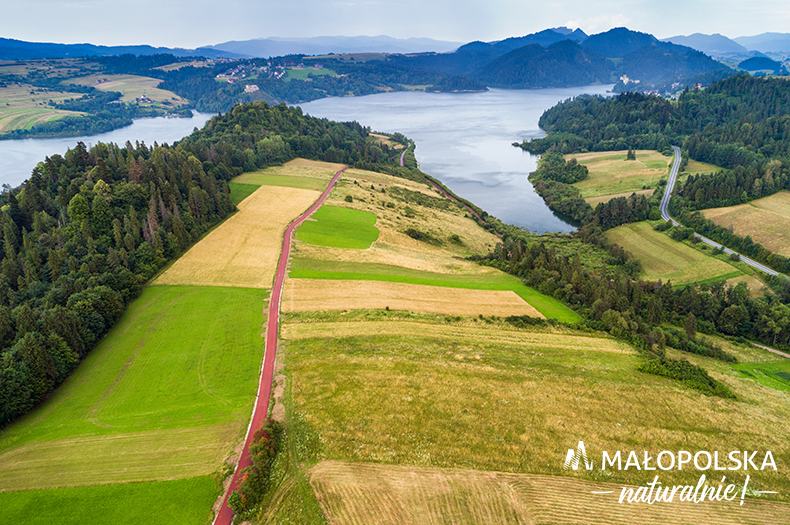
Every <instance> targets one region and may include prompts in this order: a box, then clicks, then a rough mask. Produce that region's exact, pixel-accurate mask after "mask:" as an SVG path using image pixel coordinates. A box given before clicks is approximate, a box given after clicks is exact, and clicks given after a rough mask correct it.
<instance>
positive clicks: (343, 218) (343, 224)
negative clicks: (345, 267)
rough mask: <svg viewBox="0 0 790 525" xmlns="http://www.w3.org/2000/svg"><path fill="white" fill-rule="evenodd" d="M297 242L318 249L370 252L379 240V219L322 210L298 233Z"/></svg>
mask: <svg viewBox="0 0 790 525" xmlns="http://www.w3.org/2000/svg"><path fill="white" fill-rule="evenodd" d="M295 237H296V239H297V240H299V241H302V242H305V243H307V244H312V245H314V246H326V247H329V248H346V249H353V250H366V249H368V248H370V245H371V244H373V243H374V242H375V241H376V239H378V238H379V229H378V228H376V215H374V214H373V213H370V212H366V211H360V210H354V209H350V208H340V207H337V206H322V207H321V208H319V209H318V210H317V211H316V212H315V213H313V215H312V217H311V218H310V220H307V221H305V222H304V223H303V224H302V225H301V226H299V228H298V229H297V230H296V235H295Z"/></svg>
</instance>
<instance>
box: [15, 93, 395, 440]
mask: <svg viewBox="0 0 790 525" xmlns="http://www.w3.org/2000/svg"><path fill="white" fill-rule="evenodd" d="M390 153H392V152H390V151H389V149H388V147H387V146H386V145H384V144H381V143H378V142H376V141H373V140H370V139H368V137H367V130H366V129H365V128H363V127H362V126H360V125H359V124H357V123H345V124H340V123H335V122H330V121H327V120H323V119H316V118H312V117H308V116H305V115H302V113H301V110H299V109H298V108H289V107H286V106H285V105H278V106H269V105H267V104H265V103H263V102H258V103H254V104H250V105H246V106H237V107H236V108H234V109H233V111H231V112H230V113H228V114H226V115H222V116H218V117H214V118H213V119H212V120H210V121H209V122H208V124H207V125H206V127H205V128H204V129H203V130H201V131H198V132H195V133H194V134H193V135H191V136H190V137H188V138H187V139H185V140H184V141H182V142H181V143H179V144H176V145H174V146H167V145H163V146H155V147H149V146H146V145H145V144H135V145H133V144H130V143H128V142H127V143H126V144H125V145H123V146H120V145H116V144H103V143H98V144H96V146H94V147H92V148H90V149H88V148H87V147H86V146H85V145H84V144H82V143H78V144H77V146H76V147H75V148H73V149H70V150H68V151H67V152H66V154H65V155H64V156H60V155H53V156H51V157H48V158H47V159H46V160H44V161H43V162H41V163H39V165H38V166H37V167H36V168H35V170H34V172H33V174H32V176H31V177H30V179H29V180H28V181H27V182H26V183H25V184H24V185H23V186H21V187H20V188H18V189H16V190H13V191H10V192H6V193H4V194H3V195H2V196H0V227H1V228H2V238H1V239H0V253H1V254H2V259H1V261H0V348H1V350H0V353H1V354H2V358H1V359H0V426H2V425H5V424H7V423H8V422H9V421H11V420H13V419H14V418H16V417H18V416H19V415H21V414H24V413H25V412H27V411H28V410H29V409H30V408H31V407H33V406H34V405H36V404H37V403H38V402H39V401H40V400H41V399H42V398H44V397H45V396H46V395H47V394H49V393H50V392H52V390H53V389H54V388H55V387H57V385H59V384H60V383H62V382H63V381H64V380H65V379H66V378H67V377H68V375H69V374H70V372H71V371H72V370H73V369H74V367H76V366H77V365H78V363H79V362H80V360H82V359H83V358H84V357H85V356H86V355H87V354H88V353H89V352H90V350H91V349H92V348H93V347H94V346H95V345H96V344H97V342H98V341H99V340H100V339H101V338H102V336H103V335H104V334H106V333H107V331H108V330H109V329H110V328H111V327H112V326H113V324H114V323H115V322H116V321H117V320H118V318H119V317H120V315H121V314H122V313H123V311H124V308H125V306H126V305H127V304H128V303H129V301H130V300H131V299H132V298H134V297H135V296H136V295H137V294H138V293H139V291H140V289H141V287H142V286H143V285H144V284H145V282H146V281H147V280H148V279H150V278H151V277H152V276H153V275H154V274H155V273H156V272H157V271H158V270H159V269H160V268H162V267H163V266H164V265H165V264H167V263H168V261H172V260H174V259H175V258H176V257H178V256H179V255H180V254H181V253H183V252H184V251H185V250H186V249H187V248H188V247H189V246H190V245H191V244H192V243H194V242H195V241H196V240H198V239H199V238H200V237H201V235H202V234H204V233H205V232H207V231H208V230H209V229H210V228H212V227H213V226H214V225H216V224H217V223H218V222H219V221H221V220H222V219H223V218H225V217H227V216H228V214H229V213H231V212H233V211H234V206H233V204H232V203H231V201H230V198H229V190H228V184H227V181H228V180H229V179H230V178H232V177H234V176H236V175H238V174H240V173H241V172H242V171H244V170H255V169H258V168H261V167H265V166H269V165H273V164H279V163H281V162H284V161H287V160H290V159H292V158H294V157H296V156H303V157H307V158H312V159H321V160H327V161H332V162H343V163H347V164H350V165H354V166H358V167H363V168H367V169H385V168H386V169H390V171H391V172H397V171H398V170H399V169H401V168H398V167H396V166H395V165H394V161H392V160H390ZM393 157H394V155H393ZM388 165H389V166H390V167H389V168H387V166H388Z"/></svg>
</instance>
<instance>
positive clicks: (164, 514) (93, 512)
mask: <svg viewBox="0 0 790 525" xmlns="http://www.w3.org/2000/svg"><path fill="white" fill-rule="evenodd" d="M216 492H217V486H216V482H215V481H214V480H213V479H212V478H211V477H209V476H202V477H197V478H189V479H180V480H175V481H156V482H148V483H125V484H121V485H98V486H93V487H70V488H62V489H47V490H30V491H22V492H4V493H0V519H1V520H2V521H3V523H20V524H22V523H24V524H25V525H53V524H57V525H84V524H90V523H112V524H114V525H127V524H128V525H139V524H141V523H145V524H147V525H170V524H174V523H178V524H184V525H204V524H205V523H206V521H207V519H208V517H209V515H208V509H210V508H211V504H212V503H213V501H214V500H215V499H216Z"/></svg>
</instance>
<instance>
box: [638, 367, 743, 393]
mask: <svg viewBox="0 0 790 525" xmlns="http://www.w3.org/2000/svg"><path fill="white" fill-rule="evenodd" d="M638 370H639V371H640V372H644V373H646V374H653V375H657V376H662V377H667V378H669V379H674V380H676V381H680V382H681V383H683V384H684V385H686V386H688V387H690V388H694V389H697V390H699V391H701V392H702V393H704V394H705V395H709V396H718V397H723V398H725V399H735V394H733V393H732V391H730V389H729V388H727V386H726V385H725V384H724V383H721V382H720V381H717V380H715V379H713V378H712V377H710V375H708V372H707V371H706V370H705V369H704V368H701V367H699V366H696V365H692V364H691V363H689V362H688V361H678V360H675V359H666V358H662V359H653V360H650V361H648V362H647V363H645V364H643V365H641V366H640V367H639V368H638Z"/></svg>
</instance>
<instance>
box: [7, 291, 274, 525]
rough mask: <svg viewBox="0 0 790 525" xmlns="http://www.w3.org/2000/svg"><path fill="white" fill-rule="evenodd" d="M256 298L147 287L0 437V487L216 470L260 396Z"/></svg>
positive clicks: (259, 303)
mask: <svg viewBox="0 0 790 525" xmlns="http://www.w3.org/2000/svg"><path fill="white" fill-rule="evenodd" d="M265 297H266V293H265V292H263V291H261V290H251V289H243V288H209V287H187V286H180V287H179V286H168V287H162V286H160V287H151V288H147V289H145V290H144V291H143V293H142V295H141V296H140V297H139V298H138V299H137V300H135V301H134V302H133V303H132V304H131V305H130V307H129V308H128V309H127V311H126V312H125V313H124V315H123V317H122V318H121V320H120V321H119V322H118V324H117V325H116V326H115V327H114V328H113V330H112V331H111V332H110V333H109V334H108V335H107V337H106V338H105V339H104V340H103V341H102V342H101V343H100V344H99V346H98V347H97V348H95V349H94V350H93V351H92V352H91V354H90V355H89V356H88V357H87V358H86V359H85V360H84V361H83V363H82V364H81V365H80V366H79V368H78V369H77V370H76V371H75V372H74V374H73V375H72V376H71V377H70V378H69V379H68V380H67V381H66V383H65V384H64V385H62V386H61V387H60V388H59V389H58V390H57V391H56V392H55V393H54V394H53V395H52V397H51V398H50V399H49V400H47V402H46V403H44V404H42V405H41V406H40V407H39V408H38V409H36V410H33V411H32V412H30V413H29V414H28V415H27V416H25V417H23V418H22V419H20V420H19V421H17V422H16V423H14V424H13V425H11V426H9V427H7V428H5V429H4V430H3V432H2V434H0V491H15V490H30V489H43V488H52V487H66V486H80V485H97V484H109V483H126V482H130V481H151V480H169V479H180V478H187V477H194V476H205V475H209V474H212V473H214V472H216V471H217V469H218V468H219V466H220V465H221V463H222V461H223V459H224V458H225V456H227V454H228V452H229V450H230V448H231V447H232V445H233V444H234V442H235V441H236V440H238V439H239V437H240V435H241V433H242V432H243V431H244V429H245V427H246V423H247V420H248V419H249V414H250V406H251V404H252V402H253V400H254V398H255V393H256V391H257V377H258V370H259V368H260V363H261V359H262V355H263V341H262V339H261V337H260V334H261V332H262V328H261V326H262V321H263V319H262V308H263V300H264V299H265ZM0 521H2V520H0Z"/></svg>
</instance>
